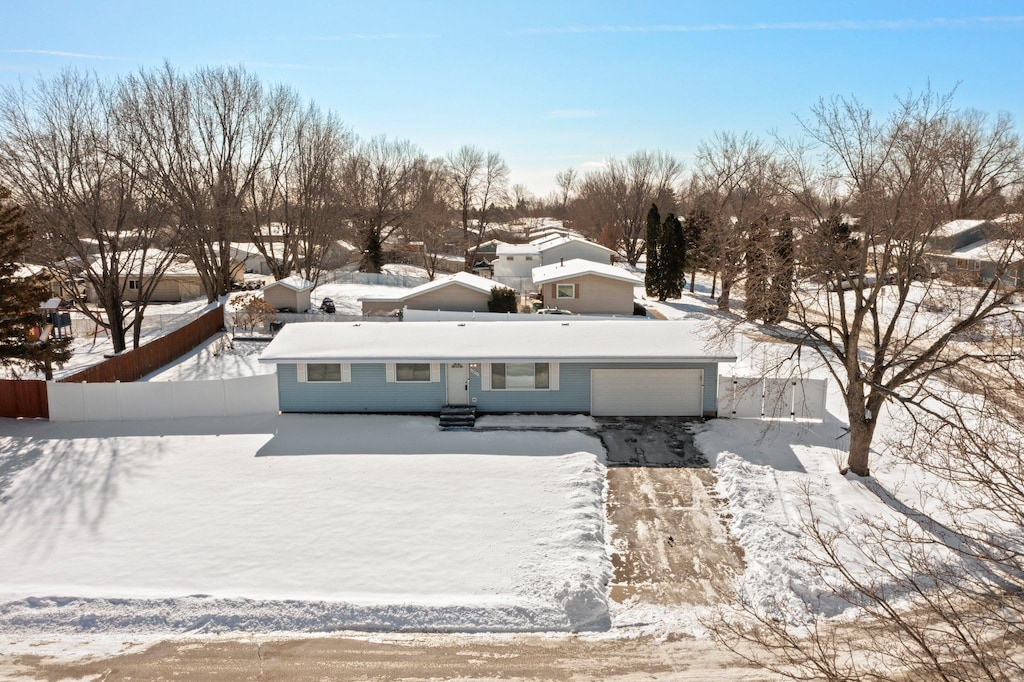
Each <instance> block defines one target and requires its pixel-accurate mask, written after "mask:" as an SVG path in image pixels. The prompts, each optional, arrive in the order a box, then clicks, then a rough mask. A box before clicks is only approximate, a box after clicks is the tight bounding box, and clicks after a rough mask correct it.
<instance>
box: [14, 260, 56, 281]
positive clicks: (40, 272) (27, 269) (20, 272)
mask: <svg viewBox="0 0 1024 682" xmlns="http://www.w3.org/2000/svg"><path fill="white" fill-rule="evenodd" d="M16 265H18V269H17V270H15V271H14V275H13V276H14V278H15V279H28V278H29V277H46V276H48V275H49V274H50V271H49V270H47V269H46V266H45V265H34V264H32V263H20V264H16Z"/></svg>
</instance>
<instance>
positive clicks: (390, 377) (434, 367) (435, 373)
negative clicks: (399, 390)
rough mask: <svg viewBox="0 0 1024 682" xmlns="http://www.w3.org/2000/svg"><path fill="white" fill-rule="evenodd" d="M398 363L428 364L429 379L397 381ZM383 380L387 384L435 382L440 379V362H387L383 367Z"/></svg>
mask: <svg viewBox="0 0 1024 682" xmlns="http://www.w3.org/2000/svg"><path fill="white" fill-rule="evenodd" d="M398 365H430V379H428V380H427V381H399V380H398V369H397V366H398ZM384 380H385V381H386V382H387V383H389V384H436V383H439V382H440V381H441V363H440V362H389V363H387V364H386V366H385V368H384Z"/></svg>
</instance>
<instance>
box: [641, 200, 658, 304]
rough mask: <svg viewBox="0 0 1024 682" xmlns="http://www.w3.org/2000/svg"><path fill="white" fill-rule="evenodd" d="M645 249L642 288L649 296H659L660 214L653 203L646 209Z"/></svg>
mask: <svg viewBox="0 0 1024 682" xmlns="http://www.w3.org/2000/svg"><path fill="white" fill-rule="evenodd" d="M645 238H646V247H645V248H646V251H647V272H646V273H645V274H644V288H645V289H646V290H647V294H648V295H649V296H658V297H659V298H660V296H659V295H658V291H659V288H658V282H659V278H660V277H661V262H660V258H659V257H660V253H661V246H660V242H661V214H660V213H658V207H657V206H656V205H655V204H651V209H650V210H649V211H647V234H646V237H645Z"/></svg>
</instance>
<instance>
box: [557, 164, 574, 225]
mask: <svg viewBox="0 0 1024 682" xmlns="http://www.w3.org/2000/svg"><path fill="white" fill-rule="evenodd" d="M578 183H579V173H578V172H577V171H576V169H575V168H573V167H571V166H570V167H569V168H566V169H565V170H563V171H558V173H556V174H555V184H556V185H558V200H559V202H560V204H561V214H560V216H559V217H561V218H565V215H566V213H567V212H568V209H569V199H570V198H571V197H572V196H573V194H574V193H575V192H576V189H577V186H578Z"/></svg>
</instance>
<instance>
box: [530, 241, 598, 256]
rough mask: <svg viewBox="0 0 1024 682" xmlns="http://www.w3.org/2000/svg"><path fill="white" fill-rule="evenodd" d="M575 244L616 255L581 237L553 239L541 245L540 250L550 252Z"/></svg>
mask: <svg viewBox="0 0 1024 682" xmlns="http://www.w3.org/2000/svg"><path fill="white" fill-rule="evenodd" d="M573 242H579V243H581V244H586V245H588V246H593V247H596V248H598V249H600V250H602V251H604V252H606V253H607V254H608V255H610V256H612V255H615V252H614V251H612V250H611V249H609V248H608V247H607V246H601V245H600V244H598V243H597V242H592V241H590V240H588V239H581V238H579V237H559V238H558V239H551V240H548V241H545V242H544V243H543V244H539V246H540V250H541V251H548V250H550V249H553V248H555V247H557V246H562V245H564V244H572V243H573Z"/></svg>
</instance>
